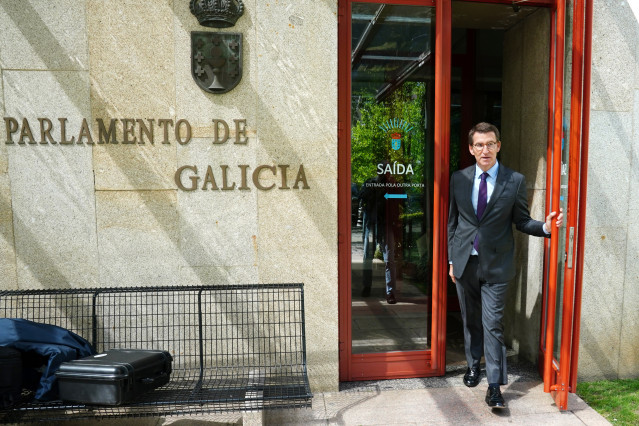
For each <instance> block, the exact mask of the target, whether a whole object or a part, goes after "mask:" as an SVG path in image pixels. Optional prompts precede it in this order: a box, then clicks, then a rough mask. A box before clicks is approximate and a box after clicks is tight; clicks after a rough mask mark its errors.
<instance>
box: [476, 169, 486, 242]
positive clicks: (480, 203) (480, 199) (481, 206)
mask: <svg viewBox="0 0 639 426" xmlns="http://www.w3.org/2000/svg"><path fill="white" fill-rule="evenodd" d="M487 178H488V173H486V172H484V173H482V174H481V182H480V183H479V195H478V196H477V219H479V220H481V217H482V216H483V215H484V210H486V204H487V203H488V188H487V185H486V179H487ZM473 247H474V248H475V250H477V251H479V250H478V248H479V234H477V236H476V237H475V241H474V242H473Z"/></svg>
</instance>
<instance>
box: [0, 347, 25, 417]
mask: <svg viewBox="0 0 639 426" xmlns="http://www.w3.org/2000/svg"><path fill="white" fill-rule="evenodd" d="M21 393H22V355H21V353H20V351H19V350H17V349H14V348H9V347H5V346H0V408H8V407H10V406H12V405H13V404H15V403H16V402H17V400H18V399H19V398H20V394H21Z"/></svg>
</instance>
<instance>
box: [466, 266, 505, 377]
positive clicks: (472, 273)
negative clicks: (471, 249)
mask: <svg viewBox="0 0 639 426" xmlns="http://www.w3.org/2000/svg"><path fill="white" fill-rule="evenodd" d="M456 281H457V283H456V286H457V296H458V297H459V306H460V307H461V316H462V322H463V325H464V348H465V352H466V361H467V362H468V366H469V367H479V363H480V361H481V357H482V355H484V356H485V358H486V379H487V381H488V383H499V384H502V385H505V384H507V383H508V374H507V371H506V345H505V342H504V305H505V303H506V292H507V290H508V283H490V284H488V283H486V282H485V280H484V279H483V274H482V271H481V267H480V265H479V261H478V257H477V256H471V257H470V260H469V261H468V264H467V265H466V269H465V270H464V273H463V274H462V276H461V277H459V278H457V279H456Z"/></svg>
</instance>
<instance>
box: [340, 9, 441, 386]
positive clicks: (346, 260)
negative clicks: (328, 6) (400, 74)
mask: <svg viewBox="0 0 639 426" xmlns="http://www.w3.org/2000/svg"><path fill="white" fill-rule="evenodd" d="M354 2H358V3H383V2H384V1H380V0H357V1H355V0H340V1H339V4H338V22H339V25H338V39H339V40H340V42H339V43H338V99H339V101H338V114H339V117H340V120H339V123H338V138H339V141H340V143H339V144H338V158H339V159H340V160H341V161H339V162H338V163H339V164H338V186H339V190H338V193H339V194H338V246H339V248H338V250H339V253H350V247H351V233H350V226H351V225H350V224H351V218H350V205H351V200H350V187H349V182H350V173H351V170H350V158H351V157H350V156H351V153H350V147H351V146H350V122H351V115H350V114H351V113H350V91H351V82H350V66H351V46H350V40H351V25H350V5H351V3H354ZM392 3H393V4H402V5H414V6H431V7H433V6H434V7H435V10H436V12H435V20H436V22H435V33H436V35H435V125H434V132H435V135H434V136H435V138H434V140H435V143H434V145H435V146H434V158H435V161H434V200H433V210H434V212H433V215H434V218H433V253H440V252H441V251H442V250H443V251H444V253H445V252H446V217H447V211H448V162H447V161H443V159H448V143H449V127H450V126H449V125H448V123H449V121H450V50H451V49H450V40H451V35H450V34H451V1H450V0H396V1H393V2H392ZM444 123H445V124H444ZM447 272H448V269H447V265H446V257H445V256H438V258H437V259H435V260H434V261H433V299H432V300H433V301H432V303H433V308H432V329H431V333H432V336H434V337H435V338H434V339H433V341H432V342H431V349H430V350H423V351H408V352H386V353H371V354H353V353H352V351H351V338H352V336H351V319H352V318H351V309H350V307H351V292H350V290H351V286H350V280H351V259H350V256H345V255H341V254H340V256H339V261H338V274H339V283H340V286H339V314H340V316H339V372H340V374H339V375H340V380H342V381H349V380H372V379H389V378H408V377H427V376H436V375H443V374H444V372H445V367H446V365H445V364H446V363H445V359H446V354H445V348H446V333H445V330H446V283H447Z"/></svg>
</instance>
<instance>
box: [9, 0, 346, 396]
mask: <svg viewBox="0 0 639 426" xmlns="http://www.w3.org/2000/svg"><path fill="white" fill-rule="evenodd" d="M244 4H245V12H244V16H242V17H241V18H240V19H239V21H238V22H237V25H236V26H235V27H233V28H230V29H224V30H216V29H209V28H205V27H202V26H200V25H199V23H198V21H197V20H196V18H195V17H194V16H193V15H192V14H191V12H190V10H189V2H188V1H186V0H184V1H173V0H152V1H148V0H144V1H143V0H110V1H108V2H105V1H101V0H81V1H80V0H50V1H38V0H29V1H24V0H0V27H2V28H3V34H2V37H0V67H1V69H0V72H1V85H2V86H1V87H0V90H1V96H0V111H1V112H2V115H3V117H12V118H15V119H16V121H17V123H19V125H20V128H19V130H17V131H15V132H14V133H12V134H11V137H10V138H7V136H6V135H7V130H9V132H10V133H11V128H9V129H7V127H11V126H14V124H15V123H12V122H7V121H6V120H3V121H2V123H0V132H1V133H0V134H2V141H1V143H0V234H1V238H0V256H2V259H3V262H1V263H0V288H3V289H27V288H50V287H51V288H53V287H56V288H59V287H62V288H67V287H69V288H75V287H106V286H109V287H110V286H147V285H175V284H177V285H197V284H216V283H219V284H227V283H269V282H303V283H305V294H306V324H307V328H306V330H307V345H308V347H307V348H308V365H309V376H310V380H311V385H312V388H313V390H314V391H322V390H334V389H336V388H337V380H338V379H337V377H338V373H337V371H338V364H337V356H338V353H337V350H338V345H337V341H338V330H337V326H338V324H337V321H336V320H335V318H337V205H336V200H337V150H336V148H337V132H336V129H337V111H336V105H337V62H336V60H337V55H336V52H337V2H336V1H334V0H332V1H331V0H323V1H315V0H302V1H297V0H296V1H274V2H263V1H258V0H244ZM191 31H221V32H239V33H242V35H243V54H244V59H243V77H242V80H241V82H240V83H239V85H238V86H237V87H236V88H235V89H233V90H232V91H230V92H228V93H226V94H219V95H213V94H210V93H207V92H205V91H203V90H201V89H200V88H199V87H198V86H197V85H196V83H195V82H194V79H193V77H192V75H191V39H190V32H191ZM24 118H26V119H27V120H28V122H29V124H30V128H31V129H32V132H33V139H34V140H33V141H32V140H31V139H30V138H28V137H27V136H26V135H25V134H24V133H23V132H25V131H24V130H23V121H22V120H23V119H24ZM38 118H46V119H49V120H50V121H51V123H52V126H53V128H54V131H52V132H51V135H52V138H53V139H54V140H55V141H56V142H57V143H53V142H51V141H49V139H47V138H46V137H41V133H40V127H39V126H40V122H39V121H38ZM59 118H66V119H67V121H65V123H64V124H65V126H66V129H67V132H68V135H67V136H68V138H69V139H70V138H71V137H72V136H73V135H75V136H76V138H77V139H79V138H78V136H79V133H80V131H79V130H78V129H81V128H82V126H83V120H86V122H87V123H88V125H89V126H90V132H91V133H92V135H93V137H94V139H95V141H94V143H93V144H91V143H90V142H89V140H88V139H87V138H86V137H85V138H83V139H82V143H79V144H78V143H77V141H76V143H72V144H63V143H62V142H63V141H62V139H61V137H60V136H57V135H58V134H59V132H60V126H61V124H62V123H61V122H59V121H58V119H59ZM98 119H100V120H103V122H104V123H110V120H112V119H115V120H117V125H118V126H120V129H122V126H127V123H125V121H124V120H126V119H132V120H134V121H131V122H128V123H129V124H128V125H130V126H138V127H139V123H138V121H137V120H141V121H142V122H144V123H147V124H148V123H150V122H149V120H154V122H153V123H154V125H155V126H156V127H155V141H154V143H150V141H149V140H147V141H145V143H140V142H142V141H143V137H142V134H141V133H140V134H138V127H135V129H136V130H135V131H134V132H131V133H130V134H129V136H128V138H129V139H132V138H134V137H135V138H136V139H135V143H131V144H125V143H123V139H125V138H127V136H126V135H122V134H120V136H119V138H120V140H119V141H118V142H119V143H117V144H113V143H99V140H98V136H96V135H98V134H99V128H98V122H97V121H96V120H98ZM180 119H183V120H187V121H188V123H189V124H190V125H191V131H192V134H191V139H190V140H189V141H188V143H186V144H181V143H180V142H179V141H178V139H179V140H181V141H184V140H186V133H185V128H182V133H181V134H180V135H179V137H177V136H176V137H173V136H172V133H169V134H170V135H171V137H169V138H168V140H167V141H168V142H167V141H164V139H163V135H162V131H163V129H162V128H160V127H158V123H159V120H172V123H173V126H175V125H176V124H177V121H178V120H180ZM213 119H219V120H224V121H225V122H226V123H231V125H230V126H229V127H230V135H229V136H230V138H229V141H228V142H226V143H223V144H214V143H212V140H213V121H212V120H213ZM234 120H245V128H242V132H235V131H234V129H235V127H234V126H233V125H232V124H233V123H234ZM131 123H132V124H131ZM132 128H133V127H132ZM171 131H172V130H171ZM56 132H57V133H56ZM238 133H242V134H238ZM242 136H245V137H247V138H248V140H247V143H246V144H236V143H234V141H235V138H236V137H239V138H240V139H242ZM7 139H12V140H13V141H14V143H7ZM20 141H22V142H24V143H22V144H21V143H19V142H20ZM41 141H44V143H41ZM31 142H34V143H31ZM165 142H167V143H165ZM185 165H188V166H190V167H197V169H198V174H199V184H198V187H197V188H196V189H195V190H193V191H184V190H181V189H178V184H177V183H176V180H175V174H176V171H177V170H178V169H179V168H180V167H182V166H185ZM223 165H228V166H229V168H228V174H229V179H232V180H233V181H234V182H235V183H236V187H235V189H233V190H224V188H222V186H223V184H222V182H221V181H222V180H223V175H224V170H223V168H222V167H221V166H223ZM240 165H243V166H248V168H247V169H242V168H239V167H238V166H240ZM260 165H264V166H267V167H269V168H268V169H265V172H263V173H261V174H260V175H259V176H258V178H257V180H258V183H260V185H261V186H262V187H270V186H271V185H272V184H274V186H275V187H274V188H273V189H270V190H262V189H259V188H258V187H256V185H254V184H253V181H252V179H251V176H252V175H251V173H252V172H253V171H255V169H256V168H257V167H258V166H260ZM300 165H302V166H303V169H304V173H305V178H306V183H307V186H308V189H305V188H304V185H303V184H300V185H297V188H296V187H295V185H293V183H294V182H295V181H296V177H297V176H298V175H297V173H298V171H299V167H300ZM208 166H211V170H212V171H213V173H214V179H215V180H216V182H217V185H218V187H219V189H218V190H213V189H211V188H212V185H210V183H211V182H210V180H209V185H207V189H206V190H202V189H200V188H201V187H202V186H204V185H203V182H205V181H206V179H207V178H206V176H205V171H206V170H207V167H208ZM286 166H289V167H288V168H287V167H286ZM271 167H272V168H271ZM243 170H248V172H247V173H248V174H247V180H248V183H247V184H246V185H244V186H245V188H242V189H240V188H239V187H240V186H243V185H242V183H241V182H240V181H241V180H242V171H243ZM187 172H192V170H191V169H189V170H187ZM283 173H286V174H287V179H288V183H287V184H284V183H282V182H283V180H282V179H283V178H282V174H283ZM184 176H186V175H184ZM184 179H185V180H186V182H190V181H189V179H188V178H187V177H185V178H184ZM229 186H230V183H229ZM281 188H283V189H281ZM5 260H6V261H5ZM327 320H328V321H327Z"/></svg>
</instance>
